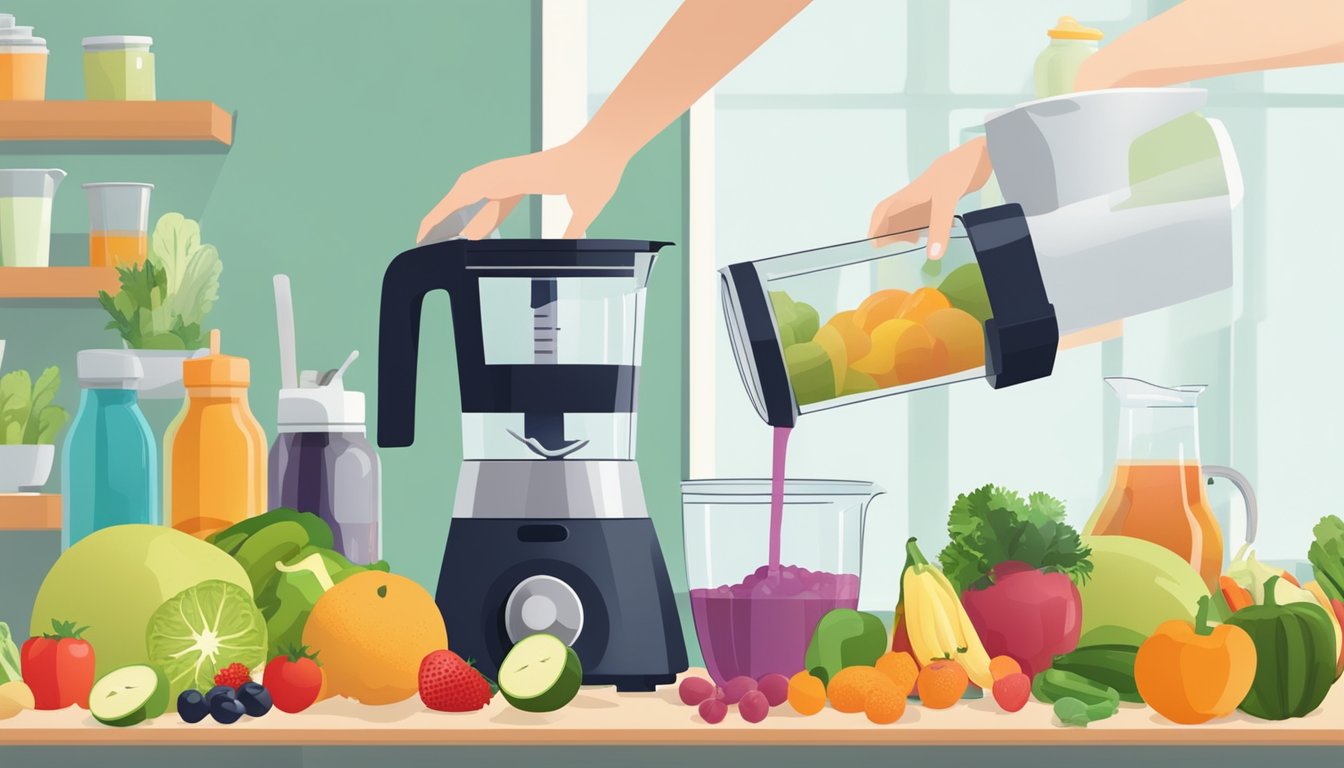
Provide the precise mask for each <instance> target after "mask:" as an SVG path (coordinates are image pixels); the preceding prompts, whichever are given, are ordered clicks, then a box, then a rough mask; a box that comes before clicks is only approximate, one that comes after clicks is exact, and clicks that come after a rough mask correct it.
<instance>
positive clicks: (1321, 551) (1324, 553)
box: [1307, 515, 1344, 600]
mask: <svg viewBox="0 0 1344 768" xmlns="http://www.w3.org/2000/svg"><path fill="white" fill-rule="evenodd" d="M1311 532H1312V533H1313V534H1315V539H1314V540H1313V541H1312V542H1311V548H1310V549H1308V550H1307V559H1308V560H1310V561H1311V567H1312V569H1313V570H1314V571H1315V572H1316V581H1317V583H1319V584H1320V585H1321V591H1323V592H1325V596H1326V597H1328V598H1330V599H1331V600H1344V520H1341V519H1339V516H1338V515H1326V516H1325V517H1322V518H1321V521H1320V522H1319V523H1317V524H1316V527H1315V528H1313V529H1312V530H1311Z"/></svg>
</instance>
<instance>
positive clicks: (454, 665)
mask: <svg viewBox="0 0 1344 768" xmlns="http://www.w3.org/2000/svg"><path fill="white" fill-rule="evenodd" d="M419 687H420V700H421V701H423V702H424V703H425V706H426V707H429V708H430V709H433V710H437V711H439V712H471V711H474V710H477V709H480V708H481V707H484V706H485V705H486V704H489V703H490V697H491V696H493V695H494V691H493V689H492V687H491V685H490V681H488V680H486V679H485V676H484V675H482V674H481V673H480V672H477V671H476V668H475V667H473V666H472V665H471V662H470V661H463V660H462V657H461V656H458V655H457V654H456V653H453V652H452V651H434V652H432V653H430V654H429V655H428V656H426V657H425V658H424V659H423V660H422V661H421V662H420V686H419Z"/></svg>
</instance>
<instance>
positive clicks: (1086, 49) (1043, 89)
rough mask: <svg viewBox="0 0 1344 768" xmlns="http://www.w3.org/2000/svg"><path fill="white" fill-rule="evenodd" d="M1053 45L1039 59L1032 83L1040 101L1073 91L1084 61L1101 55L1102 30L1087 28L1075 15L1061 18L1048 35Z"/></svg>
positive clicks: (1037, 58)
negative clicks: (1098, 46) (1099, 52)
mask: <svg viewBox="0 0 1344 768" xmlns="http://www.w3.org/2000/svg"><path fill="white" fill-rule="evenodd" d="M1046 35H1048V36H1049V37H1050V45H1048V46H1047V47H1046V49H1045V50H1044V51H1041V55H1040V56H1038V57H1036V66H1035V67H1034V68H1033V70H1032V84H1033V86H1034V89H1033V90H1034V91H1035V94H1036V98H1038V99H1044V98H1047V97H1050V96H1062V95H1064V94H1066V93H1070V92H1072V91H1073V81H1074V79H1075V78H1076V77H1077V76H1078V68H1079V67H1080V66H1082V64H1083V61H1084V60H1085V59H1086V58H1087V57H1088V56H1091V55H1092V54H1094V53H1096V52H1097V41H1099V40H1101V37H1102V35H1101V30H1099V29H1093V28H1091V27H1085V26H1083V25H1082V24H1079V23H1078V21H1077V19H1075V18H1073V17H1072V16H1061V17H1060V18H1059V23H1058V24H1057V25H1055V28H1054V29H1051V30H1049V31H1047V32H1046Z"/></svg>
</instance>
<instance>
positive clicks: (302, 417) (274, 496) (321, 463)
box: [267, 275, 382, 565]
mask: <svg viewBox="0 0 1344 768" xmlns="http://www.w3.org/2000/svg"><path fill="white" fill-rule="evenodd" d="M275 299H276V302H275V304H276V318H277V323H278V326H279V330H280V376H281V380H282V384H283V386H282V388H281V390H280V400H279V407H278V409H277V411H276V427H277V432H278V434H277V436H276V439H275V443H274V444H273V445H272V446H271V454H270V459H269V467H268V469H269V472H268V477H269V488H268V494H267V499H268V502H269V507H270V508H271V509H274V508H276V507H289V508H291V509H296V510H298V511H300V512H308V513H310V514H314V515H317V516H318V517H320V518H322V519H323V520H325V521H326V522H327V524H328V525H330V526H331V532H332V535H333V537H334V539H335V548H336V550H337V551H338V552H340V553H341V554H343V555H345V556H346V558H348V559H349V560H350V561H351V562H352V563H356V564H359V565H367V564H369V563H372V562H376V561H377V560H379V559H381V557H382V539H381V531H380V525H381V522H382V482H381V472H380V467H379V463H378V454H377V453H376V452H375V451H374V448H373V445H372V444H370V443H369V441H368V439H367V438H366V437H365V436H364V393H362V392H349V391H346V389H345V383H344V376H345V371H346V369H347V368H349V367H350V364H351V363H353V362H354V361H355V359H356V358H357V357H359V352H358V351H355V352H351V353H350V356H349V357H348V358H346V360H345V363H344V364H342V365H341V367H340V368H338V369H336V370H332V371H325V372H318V371H304V372H303V374H302V376H300V375H298V374H297V364H296V355H295V350H294V311H293V304H292V300H291V298H290V291H289V278H288V277H286V276H285V275H276V276H275Z"/></svg>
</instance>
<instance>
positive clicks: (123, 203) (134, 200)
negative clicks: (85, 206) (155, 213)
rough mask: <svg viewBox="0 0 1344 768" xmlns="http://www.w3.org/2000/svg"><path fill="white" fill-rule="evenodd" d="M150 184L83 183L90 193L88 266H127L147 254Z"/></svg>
mask: <svg viewBox="0 0 1344 768" xmlns="http://www.w3.org/2000/svg"><path fill="white" fill-rule="evenodd" d="M153 189H154V185H153V184H141V183H137V182H103V183H97V184H85V185H84V191H85V192H87V193H88V195H89V266H91V267H128V266H131V265H132V264H143V263H144V261H145V258H146V257H147V256H148V255H149V193H150V192H151V191H153Z"/></svg>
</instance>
